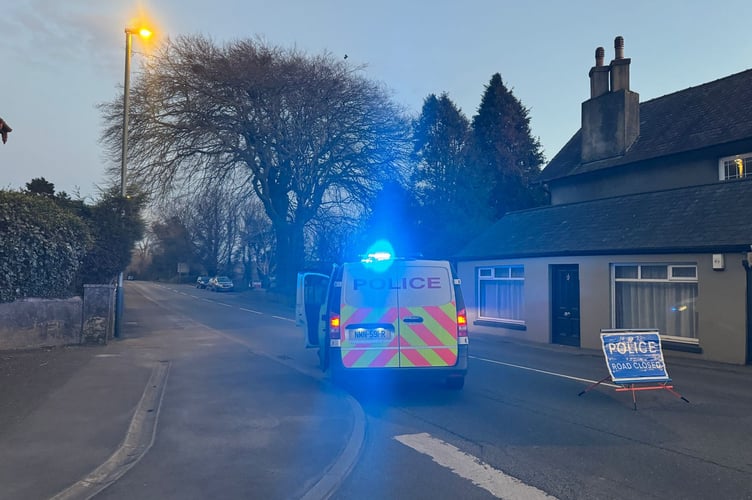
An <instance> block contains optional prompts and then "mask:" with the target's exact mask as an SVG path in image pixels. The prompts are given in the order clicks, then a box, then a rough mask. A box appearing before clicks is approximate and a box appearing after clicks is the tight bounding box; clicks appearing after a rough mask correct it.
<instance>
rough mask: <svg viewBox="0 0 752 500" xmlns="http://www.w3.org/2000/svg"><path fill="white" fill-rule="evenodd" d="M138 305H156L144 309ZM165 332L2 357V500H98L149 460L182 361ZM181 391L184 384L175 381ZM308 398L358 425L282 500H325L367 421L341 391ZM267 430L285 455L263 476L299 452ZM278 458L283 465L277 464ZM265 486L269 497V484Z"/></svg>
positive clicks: (301, 376)
mask: <svg viewBox="0 0 752 500" xmlns="http://www.w3.org/2000/svg"><path fill="white" fill-rule="evenodd" d="M135 302H136V303H138V298H137V297H136V298H135ZM126 304H127V305H126V310H127V309H128V305H132V304H134V297H131V296H130V295H129V293H128V291H126ZM136 305H137V306H138V307H140V306H141V305H143V306H144V307H149V305H148V304H147V303H146V302H144V303H142V304H140V305H139V304H136ZM152 307H153V306H152ZM159 328H160V327H159V326H157V328H156V329H154V330H150V331H149V332H148V333H144V332H141V333H139V332H136V331H134V330H133V328H131V332H132V334H131V335H129V330H128V328H124V331H123V335H122V337H121V338H119V339H113V340H111V341H110V342H109V343H108V344H107V345H102V346H67V347H54V348H40V349H32V350H14V351H0V500H5V499H12V500H26V499H34V500H38V499H45V498H46V499H54V500H68V499H80V498H91V497H92V496H94V495H97V494H98V493H100V492H103V491H104V490H106V489H107V488H109V487H110V486H113V485H114V484H115V483H116V482H117V481H118V479H120V478H121V477H122V476H123V475H125V473H126V472H128V471H129V470H130V469H131V468H132V467H134V466H135V465H136V464H137V463H138V462H139V461H140V460H141V459H142V458H143V457H144V456H146V454H147V452H148V451H149V450H150V449H151V447H152V446H153V445H154V442H155V436H156V435H157V432H156V431H157V424H158V420H159V417H160V409H161V408H162V399H163V397H164V394H165V387H166V385H167V380H168V378H169V377H170V371H171V370H173V369H174V368H176V367H177V366H179V363H180V361H179V359H178V358H179V356H180V353H175V352H174V351H173V350H170V349H166V347H167V348H169V344H170V342H171V341H170V340H169V334H170V332H168V331H167V330H165V331H160V330H159ZM186 330H188V329H186ZM204 335H205V333H204ZM235 350H236V351H237V349H235ZM168 353H169V354H168ZM166 354H168V355H166ZM246 355H247V354H246ZM258 357H259V358H260V359H259V360H254V363H253V365H254V366H255V367H256V368H255V369H258V370H263V369H265V368H264V365H269V368H268V369H273V370H275V371H282V372H284V374H285V377H288V378H289V380H291V381H295V380H297V382H294V383H296V384H298V383H299V384H311V383H312V379H311V377H310V376H309V375H306V374H305V373H301V372H296V371H295V369H294V367H291V366H284V365H285V363H284V360H282V361H280V360H275V359H272V358H270V357H264V356H258ZM168 358H172V359H168ZM173 365H175V366H173ZM272 365H273V366H272ZM281 365H282V366H281ZM313 382H315V383H318V384H320V383H321V382H320V381H316V380H313ZM172 384H173V382H171V386H173V385H172ZM174 384H175V386H177V385H179V384H178V383H177V379H175V382H174ZM253 390H254V391H256V392H255V393H254V395H253V397H254V398H262V399H263V398H269V399H273V401H274V404H279V405H283V406H282V407H283V408H284V405H288V406H289V408H299V407H300V403H301V394H300V392H294V391H289V393H288V392H281V393H280V392H277V393H272V391H273V388H271V387H269V386H268V385H262V384H257V385H254V388H253ZM186 392H187V391H186ZM308 392H311V393H314V394H312V396H311V397H316V398H317V401H316V403H317V405H318V407H320V408H321V409H322V410H321V411H326V412H335V413H333V414H338V415H344V416H345V417H346V418H348V420H349V421H350V422H352V427H351V428H350V432H349V433H342V432H341V433H340V435H341V437H336V436H335V437H332V436H327V438H326V439H325V440H323V444H322V446H323V448H322V449H321V450H320V451H321V453H322V455H323V457H324V459H323V460H322V459H321V458H319V462H318V463H315V464H312V465H310V466H309V469H308V470H307V471H306V472H307V473H309V477H313V479H312V480H309V481H308V482H307V483H306V484H305V485H303V486H302V488H303V489H301V485H300V484H299V482H297V483H293V482H290V485H289V488H291V489H290V490H288V491H285V492H284V493H283V492H281V491H279V485H278V484H276V485H273V486H274V488H276V489H275V490H270V491H275V492H276V493H275V494H276V495H279V498H291V497H298V498H305V499H306V500H312V499H316V498H325V497H326V496H327V494H328V493H329V491H331V490H332V489H333V488H335V487H336V484H337V481H339V478H340V477H344V476H345V475H346V471H347V470H348V469H349V468H350V467H352V464H353V463H354V462H355V460H356V458H357V454H358V452H359V449H360V444H361V442H362V436H363V434H364V429H363V425H364V424H363V422H364V419H363V417H362V414H359V412H360V409H359V407H357V405H356V404H354V402H353V401H352V398H348V397H347V396H346V395H343V394H342V391H333V390H319V391H310V390H309V391H308ZM302 397H303V398H305V397H306V396H305V393H304V394H303V396H302ZM321 398H324V399H325V403H323V404H322V401H321ZM287 400H289V401H287ZM167 422H169V420H168V421H165V424H166V423H167ZM162 425H164V424H162ZM160 428H161V427H160ZM265 432H266V433H267V434H268V433H271V434H272V435H271V436H266V439H269V440H270V441H271V442H273V443H274V444H273V446H275V447H276V448H280V449H281V452H279V453H277V452H275V453H274V454H263V453H257V454H256V455H258V456H257V457H256V458H254V460H258V461H259V467H258V470H266V469H267V468H270V467H278V468H279V470H284V469H285V468H286V467H285V466H286V464H285V463H284V457H285V453H284V451H285V450H284V448H285V446H293V443H291V442H290V440H289V439H288V438H289V435H287V433H288V432H289V429H285V427H284V426H277V427H276V428H272V429H266V430H265ZM287 443H289V444H287ZM158 454H159V453H157V455H158ZM274 460H279V461H280V463H279V464H275V463H270V461H274ZM261 462H263V464H262V463H261ZM315 467H317V468H318V469H319V470H316V469H315ZM124 479H125V478H124ZM263 480H264V479H263V477H262V478H260V479H259V481H263ZM277 481H279V477H278V478H277ZM118 486H120V485H118ZM254 487H255V486H254ZM259 488H260V489H259V490H258V491H264V490H263V485H259ZM292 488H296V490H293V489H292ZM112 490H115V492H114V493H113V491H112ZM122 495H123V494H121V493H118V491H117V488H115V487H114V486H113V487H112V488H110V489H109V490H107V494H106V495H105V496H106V497H113V498H129V495H128V494H127V493H125V494H124V495H125V496H122ZM155 498H156V497H155Z"/></svg>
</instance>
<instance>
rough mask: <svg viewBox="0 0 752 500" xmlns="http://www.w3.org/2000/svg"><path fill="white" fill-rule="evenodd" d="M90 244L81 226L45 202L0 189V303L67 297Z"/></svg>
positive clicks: (56, 206) (41, 199)
mask: <svg viewBox="0 0 752 500" xmlns="http://www.w3.org/2000/svg"><path fill="white" fill-rule="evenodd" d="M90 245H91V236H90V232H89V228H88V226H87V225H86V223H85V222H84V221H83V220H82V219H81V218H79V217H77V216H76V215H75V214H73V213H72V212H70V211H69V210H65V209H64V208H61V207H59V206H58V205H57V204H56V203H55V202H54V201H53V200H52V199H50V198H49V197H45V196H35V195H29V194H24V193H16V192H10V191H2V190H0V302H13V301H14V300H16V299H19V298H23V297H41V298H63V297H68V296H70V295H72V294H73V287H72V284H73V282H74V279H75V277H76V272H77V271H78V268H79V266H80V265H81V262H82V259H83V258H84V256H85V255H86V252H87V250H88V248H89V246H90Z"/></svg>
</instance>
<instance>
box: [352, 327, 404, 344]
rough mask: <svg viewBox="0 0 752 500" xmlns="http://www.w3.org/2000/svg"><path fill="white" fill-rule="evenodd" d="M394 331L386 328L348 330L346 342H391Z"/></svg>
mask: <svg viewBox="0 0 752 500" xmlns="http://www.w3.org/2000/svg"><path fill="white" fill-rule="evenodd" d="M393 337H394V331H392V330H391V329H388V328H355V329H352V330H348V340H351V341H353V342H384V341H389V340H392V338H393Z"/></svg>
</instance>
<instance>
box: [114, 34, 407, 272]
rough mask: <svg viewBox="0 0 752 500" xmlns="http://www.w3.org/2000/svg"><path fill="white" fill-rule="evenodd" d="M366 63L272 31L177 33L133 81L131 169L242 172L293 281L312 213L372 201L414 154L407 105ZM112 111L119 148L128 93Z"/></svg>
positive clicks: (186, 177) (173, 185)
mask: <svg viewBox="0 0 752 500" xmlns="http://www.w3.org/2000/svg"><path fill="white" fill-rule="evenodd" d="M361 70H362V68H353V67H351V66H349V65H348V64H347V63H346V62H345V61H344V60H339V59H335V58H334V57H332V56H331V55H330V54H324V55H319V56H308V55H306V54H304V53H301V52H299V51H297V50H285V49H282V48H279V47H274V46H269V45H267V44H265V43H263V42H261V41H254V40H240V41H235V42H232V43H228V44H226V45H223V46H217V45H216V44H214V43H213V42H212V41H211V40H209V39H207V38H205V37H202V36H190V37H179V38H177V39H176V40H174V41H170V40H168V41H167V42H166V43H165V44H164V45H163V46H162V47H161V48H160V49H159V51H158V52H157V54H156V55H155V56H153V57H152V58H151V59H150V60H149V61H148V63H147V64H146V65H145V66H144V68H143V69H142V71H141V72H140V74H139V75H138V78H137V79H136V82H135V84H134V85H133V86H132V92H133V93H132V95H131V99H130V102H131V115H130V116H131V127H132V128H131V132H130V142H129V145H130V150H129V152H128V156H129V175H130V178H131V179H132V181H133V182H137V183H138V184H139V185H140V186H141V187H142V188H144V187H150V188H152V189H158V190H159V191H160V192H161V193H162V194H166V193H169V192H171V191H173V190H175V189H180V188H185V186H186V185H190V184H191V183H196V182H206V181H207V180H209V179H211V180H212V181H213V182H216V183H218V184H222V183H223V180H225V179H228V178H234V179H242V181H240V182H241V184H240V185H239V186H237V187H240V188H242V189H245V190H246V191H247V192H252V193H253V194H255V195H256V196H257V197H258V199H259V200H260V201H261V203H262V205H263V207H264V211H265V212H266V215H267V216H268V217H269V220H270V221H271V224H272V228H273V230H274V234H275V240H276V245H277V249H276V250H277V252H276V253H277V262H278V269H277V274H278V280H279V282H280V284H281V285H282V286H292V285H293V283H294V275H295V271H296V268H297V267H298V266H300V265H301V263H302V260H303V255H304V247H303V245H304V237H303V235H304V228H305V226H306V224H307V223H308V222H310V221H311V220H313V219H314V218H315V217H316V215H317V213H319V211H320V210H321V209H322V207H326V205H327V204H331V203H335V204H337V203H345V204H353V205H355V206H357V205H358V204H364V203H367V202H368V200H370V198H371V197H372V195H373V193H374V192H375V191H376V190H377V189H378V187H379V185H380V183H381V182H382V180H384V179H387V178H393V177H394V176H395V170H396V169H397V168H398V167H399V166H400V164H401V162H402V160H403V158H404V156H403V155H404V153H405V151H406V138H407V132H408V127H407V125H406V120H405V119H404V114H403V110H402V109H401V108H399V107H398V106H397V105H396V104H394V103H393V102H392V101H391V99H390V98H389V96H388V93H387V91H386V90H385V89H384V87H383V86H382V85H380V84H378V83H375V82H372V81H370V80H368V79H366V78H364V77H363V76H362V75H361ZM103 113H104V116H105V120H106V123H107V128H106V130H105V132H104V135H103V139H104V141H105V143H106V144H107V145H109V147H110V148H111V150H112V153H113V155H114V156H115V157H116V155H117V154H118V151H119V147H120V144H121V130H120V128H119V127H120V126H121V123H122V121H121V117H122V102H121V100H120V99H115V100H113V101H112V102H111V103H109V104H106V105H104V106H103Z"/></svg>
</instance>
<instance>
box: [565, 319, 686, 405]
mask: <svg viewBox="0 0 752 500" xmlns="http://www.w3.org/2000/svg"><path fill="white" fill-rule="evenodd" d="M601 340H602V342H603V354H604V355H605V357H606V365H607V366H608V371H609V375H608V376H606V377H604V378H602V379H601V380H599V381H597V382H595V383H593V384H591V385H590V386H588V387H587V388H586V389H585V390H583V391H581V392H580V393H579V394H578V396H582V395H583V394H585V393H586V392H589V391H591V390H592V389H595V388H596V387H598V386H599V385H600V384H602V383H603V382H605V381H607V380H608V379H611V382H613V383H614V384H616V385H617V386H618V387H617V388H616V389H615V391H616V392H626V391H630V392H631V393H632V404H633V405H634V410H635V411H636V410H637V392H638V391H652V390H660V389H664V390H667V391H669V392H670V393H671V394H673V395H674V396H676V397H677V398H679V399H682V400H683V401H685V402H686V403H689V400H688V399H687V398H685V397H684V396H682V395H681V394H679V393H678V392H676V391H675V390H674V386H673V385H672V384H671V379H670V378H669V377H668V373H667V372H666V364H665V363H664V361H663V350H662V348H661V338H660V335H659V334H658V332H657V331H655V330H601Z"/></svg>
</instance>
